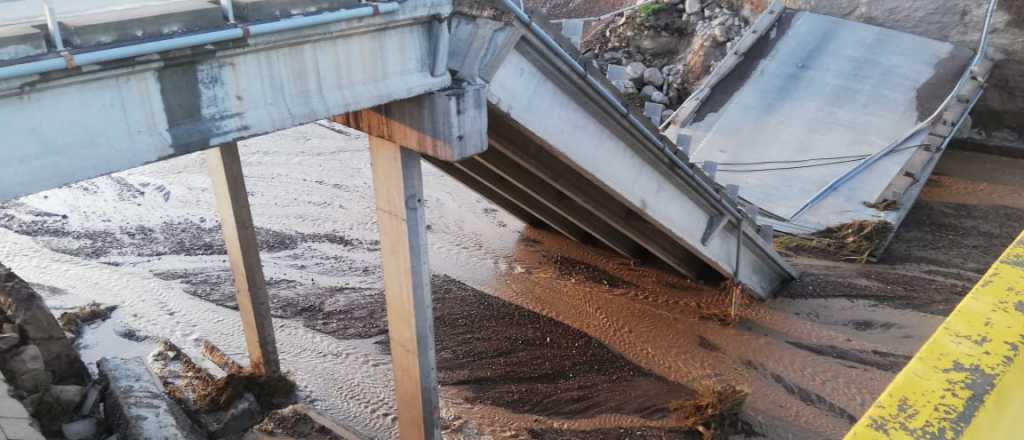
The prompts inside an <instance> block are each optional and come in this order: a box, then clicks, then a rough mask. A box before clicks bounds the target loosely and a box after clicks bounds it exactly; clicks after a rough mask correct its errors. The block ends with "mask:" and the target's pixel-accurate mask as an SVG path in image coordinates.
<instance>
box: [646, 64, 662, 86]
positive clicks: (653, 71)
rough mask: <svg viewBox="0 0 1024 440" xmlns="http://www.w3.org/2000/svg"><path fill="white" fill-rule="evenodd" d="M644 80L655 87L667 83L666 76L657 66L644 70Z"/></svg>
mask: <svg viewBox="0 0 1024 440" xmlns="http://www.w3.org/2000/svg"><path fill="white" fill-rule="evenodd" d="M644 82H645V83H647V84H650V85H652V86H654V87H661V86H662V85H663V84H665V76H664V75H662V74H661V70H659V69H658V68H657V67H648V68H647V69H646V70H644Z"/></svg>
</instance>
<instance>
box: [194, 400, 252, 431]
mask: <svg viewBox="0 0 1024 440" xmlns="http://www.w3.org/2000/svg"><path fill="white" fill-rule="evenodd" d="M199 419H200V421H201V423H200V424H201V425H203V426H204V427H206V429H207V432H209V433H210V435H211V436H212V437H214V438H221V437H226V436H231V435H235V434H241V433H243V432H245V431H247V430H248V429H249V428H251V427H253V426H255V425H256V424H257V423H260V422H261V421H262V420H263V408H261V407H260V404H259V402H257V401H256V396H253V395H252V393H245V394H243V395H242V397H241V398H239V399H237V400H235V401H234V402H232V403H231V406H230V407H229V408H228V409H227V410H226V411H217V412H213V413H206V414H201V415H200V416H199Z"/></svg>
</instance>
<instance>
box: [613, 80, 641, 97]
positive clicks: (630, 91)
mask: <svg viewBox="0 0 1024 440" xmlns="http://www.w3.org/2000/svg"><path fill="white" fill-rule="evenodd" d="M612 85H614V86H615V87H616V88H617V89H619V92H622V94H623V95H635V94H636V93H637V89H636V84H633V81H626V80H620V81H612Z"/></svg>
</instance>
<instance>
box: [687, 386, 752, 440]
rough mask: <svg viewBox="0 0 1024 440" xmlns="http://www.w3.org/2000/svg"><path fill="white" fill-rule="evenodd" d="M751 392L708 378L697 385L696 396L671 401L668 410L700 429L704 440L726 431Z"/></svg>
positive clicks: (689, 426) (693, 427)
mask: <svg viewBox="0 0 1024 440" xmlns="http://www.w3.org/2000/svg"><path fill="white" fill-rule="evenodd" d="M749 396H750V390H746V389H741V388H738V387H736V386H733V385H730V384H723V383H718V382H708V383H706V384H704V385H703V386H701V387H700V388H699V389H697V395H696V396H695V397H694V398H693V399H690V400H676V401H673V402H670V403H669V410H670V411H671V413H672V417H673V419H675V420H676V421H677V422H678V423H679V424H680V425H681V426H684V427H688V428H691V429H695V430H697V431H700V433H701V434H703V436H704V439H705V440H710V439H714V438H716V436H720V435H723V434H724V433H723V430H724V429H725V428H726V426H728V425H729V424H730V422H732V421H734V420H736V418H737V417H739V413H740V410H741V409H742V408H743V404H744V403H745V402H746V401H747V397H749Z"/></svg>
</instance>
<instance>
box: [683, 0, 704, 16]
mask: <svg viewBox="0 0 1024 440" xmlns="http://www.w3.org/2000/svg"><path fill="white" fill-rule="evenodd" d="M702 6H703V5H701V2H700V0H686V6H685V10H686V13H687V14H700V13H703V12H704V9H703V8H702Z"/></svg>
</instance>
